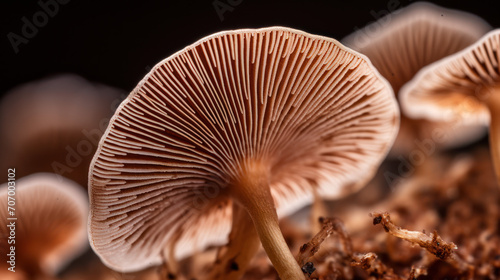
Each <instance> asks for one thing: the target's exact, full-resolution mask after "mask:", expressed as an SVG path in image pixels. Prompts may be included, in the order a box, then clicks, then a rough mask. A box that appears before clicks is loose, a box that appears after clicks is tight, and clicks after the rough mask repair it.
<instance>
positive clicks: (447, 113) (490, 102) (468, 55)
mask: <svg viewBox="0 0 500 280" xmlns="http://www.w3.org/2000/svg"><path fill="white" fill-rule="evenodd" d="M499 64H500V29H496V30H493V31H491V32H489V33H488V34H486V35H485V36H483V37H482V38H481V39H480V40H479V41H478V42H476V43H475V44H473V45H471V46H469V47H468V48H466V49H464V50H462V51H461V52H459V53H456V54H454V55H451V56H449V57H446V58H444V59H442V60H439V61H437V62H435V63H433V64H431V65H428V66H427V67H425V68H423V69H422V70H421V71H420V72H419V73H418V74H417V75H416V76H415V78H414V79H413V80H412V81H411V82H410V83H408V84H407V85H406V86H404V87H403V88H402V89H401V105H402V109H403V110H405V112H406V113H407V114H408V115H409V116H412V117H417V118H427V119H430V120H433V121H442V120H444V121H453V122H457V123H459V124H461V123H463V124H474V125H477V124H483V125H487V124H488V122H490V148H491V154H492V157H493V163H494V168H495V173H496V175H497V180H498V183H499V185H500V69H499V68H500V65H499Z"/></svg>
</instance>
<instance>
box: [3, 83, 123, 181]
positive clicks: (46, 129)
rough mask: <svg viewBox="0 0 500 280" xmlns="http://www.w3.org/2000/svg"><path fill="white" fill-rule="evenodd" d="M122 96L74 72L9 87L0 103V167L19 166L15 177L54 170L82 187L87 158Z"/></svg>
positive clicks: (95, 146)
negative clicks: (0, 155) (0, 156)
mask: <svg viewBox="0 0 500 280" xmlns="http://www.w3.org/2000/svg"><path fill="white" fill-rule="evenodd" d="M121 94H122V92H121V91H120V90H118V89H115V88H111V87H108V86H104V85H99V84H93V83H90V82H88V81H86V80H85V79H83V78H81V77H79V76H76V75H72V74H65V75H59V76H54V77H51V78H47V79H44V80H40V81H36V82H31V83H28V84H25V85H22V86H19V87H16V88H14V89H12V90H10V91H9V92H8V93H7V95H6V96H5V97H4V98H3V99H2V101H1V103H0V135H2V137H0V154H2V158H1V160H0V167H1V169H2V170H6V169H7V168H8V167H9V168H11V167H17V169H16V170H17V172H18V173H17V176H18V177H23V176H26V175H29V174H32V173H36V172H53V173H57V174H59V175H62V176H64V177H67V178H70V179H72V180H75V181H76V182H78V183H79V184H81V185H82V186H86V185H87V181H88V166H89V164H90V160H91V159H92V155H93V153H94V152H95V150H96V148H97V145H98V142H99V139H100V137H101V135H102V134H103V133H104V130H105V129H106V126H107V123H108V121H109V118H110V117H111V115H112V114H113V112H114V109H115V108H116V107H117V106H118V105H119V103H120V101H121V100H122V99H123V98H120V95H121ZM2 180H3V179H2Z"/></svg>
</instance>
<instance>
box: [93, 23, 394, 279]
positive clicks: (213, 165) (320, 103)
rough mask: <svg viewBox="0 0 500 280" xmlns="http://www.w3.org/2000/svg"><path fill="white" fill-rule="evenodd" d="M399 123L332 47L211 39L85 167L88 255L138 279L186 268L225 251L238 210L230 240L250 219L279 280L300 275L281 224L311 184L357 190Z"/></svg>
mask: <svg viewBox="0 0 500 280" xmlns="http://www.w3.org/2000/svg"><path fill="white" fill-rule="evenodd" d="M397 126H398V109H397V104H396V102H395V99H394V96H393V93H392V91H391V89H390V86H389V84H388V83H387V82H386V81H385V80H384V79H383V78H382V77H381V76H380V75H379V74H378V73H377V71H376V70H375V69H374V68H373V66H372V65H371V64H370V62H369V61H368V60H367V59H366V58H365V57H364V56H363V55H360V54H358V53H356V52H354V51H351V50H349V49H347V48H345V47H343V46H342V45H341V44H339V43H338V42H337V41H335V40H332V39H328V38H325V37H320V36H313V35H309V34H307V33H304V32H301V31H297V30H293V29H289V28H283V27H272V28H264V29H257V30H250V29H246V30H236V31H228V32H221V33H217V34H214V35H211V36H209V37H206V38H204V39H201V40H200V41H198V42H197V43H195V44H193V45H191V46H189V47H187V48H185V49H183V50H181V51H179V52H177V53H176V54H174V55H172V56H171V57H169V58H167V59H165V60H163V61H162V62H160V63H159V64H157V65H156V66H155V67H154V68H153V70H152V71H151V72H150V73H149V74H148V75H147V76H146V77H145V78H144V79H143V80H142V81H141V82H140V83H139V85H138V86H137V87H136V88H135V89H134V91H133V92H132V93H131V94H130V95H129V97H128V98H127V99H126V100H125V101H124V102H123V103H122V104H121V105H120V107H119V109H118V110H117V112H116V113H115V115H114V116H113V118H112V120H111V122H110V125H109V127H108V129H107V130H106V133H105V135H104V136H103V139H102V140H101V143H100V145H99V148H98V151H97V152H96V155H95V157H94V159H93V161H92V164H91V169H90V178H89V188H90V190H89V193H90V203H91V209H90V228H89V234H90V237H91V246H92V247H93V248H94V250H95V251H96V252H97V254H98V255H99V256H100V257H101V259H102V261H103V262H104V263H105V264H107V265H108V266H110V267H111V268H113V269H116V270H119V271H132V270H138V269H141V268H144V267H146V266H150V265H153V264H159V263H161V262H162V260H163V257H162V253H161V252H162V251H164V250H165V248H168V247H171V248H173V251H174V255H175V256H176V257H178V258H182V257H184V256H187V255H189V254H191V253H193V252H195V251H197V250H200V249H203V248H205V247H206V246H207V245H210V244H219V245H220V244H224V243H225V242H227V239H226V237H227V235H228V233H229V230H230V221H231V218H230V217H231V213H233V214H234V213H236V212H238V213H240V214H239V215H241V216H240V217H239V218H235V217H233V220H237V221H239V222H238V223H237V224H233V232H234V231H236V230H237V229H238V228H239V227H242V226H244V225H247V224H248V223H252V221H253V224H254V225H255V228H256V232H257V233H258V236H259V237H260V240H261V241H262V243H263V246H264V248H265V250H266V252H267V253H268V255H269V257H270V259H271V260H272V262H273V264H274V266H275V268H276V269H277V271H278V272H279V274H280V277H281V278H282V279H303V277H304V276H303V274H302V272H301V271H300V268H299V267H298V265H297V263H296V262H295V260H294V258H293V256H292V255H291V253H290V251H289V250H288V248H287V246H286V243H285V242H284V240H283V237H282V235H281V232H280V230H279V227H278V219H277V217H278V215H279V216H283V215H286V214H288V213H290V212H291V211H294V210H295V209H297V208H298V207H300V206H303V205H305V204H307V203H309V202H310V201H311V200H312V189H314V188H316V189H317V190H318V193H319V194H320V195H323V196H324V197H329V198H335V197H340V196H342V195H344V194H347V193H350V192H352V191H355V190H356V189H357V188H359V187H360V186H361V185H362V184H363V182H364V181H366V180H367V179H368V178H369V177H370V176H371V175H372V174H373V173H374V171H375V170H376V167H377V166H378V164H379V163H380V161H381V160H382V159H383V157H384V156H385V154H386V152H387V150H388V149H389V147H390V145H391V144H392V142H393V139H394V137H395V134H396V131H397ZM231 202H232V203H231ZM231 205H232V206H233V207H236V208H242V209H244V210H245V211H235V210H231ZM276 211H277V213H278V215H276ZM248 238H253V237H252V236H248ZM230 246H239V248H240V249H241V250H253V248H248V247H251V246H244V244H234V243H231V244H230ZM245 247H246V248H245ZM227 251H228V252H231V251H234V250H233V249H231V248H229V249H228V250H227ZM237 265H238V268H239V267H243V266H244V265H245V264H244V263H238V264H237ZM232 267H234V266H232ZM226 279H228V278H226Z"/></svg>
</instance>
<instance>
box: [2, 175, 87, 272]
mask: <svg viewBox="0 0 500 280" xmlns="http://www.w3.org/2000/svg"><path fill="white" fill-rule="evenodd" d="M16 171H17V169H16ZM9 178H13V177H9ZM87 215H88V202H87V195H86V193H85V191H84V190H83V188H82V187H81V186H79V185H78V184H76V183H74V182H73V181H70V180H68V179H61V177H58V176H57V175H56V174H51V173H36V174H33V175H30V176H27V177H23V178H20V179H18V180H15V181H9V182H8V183H5V184H3V185H2V186H0V218H1V219H2V221H4V222H6V223H7V224H8V225H9V227H7V226H2V227H0V236H2V237H5V240H3V241H2V246H0V254H1V255H2V259H4V258H5V256H7V258H8V259H7V262H5V261H2V263H1V264H0V266H1V269H0V278H1V279H6V277H8V276H9V275H13V274H20V275H24V276H25V278H24V279H34V277H49V278H50V277H52V276H54V275H55V274H56V273H57V272H58V271H60V270H61V269H62V268H64V267H65V266H66V265H67V264H68V263H69V262H70V261H71V260H73V259H74V258H76V257H78V256H79V255H80V254H82V253H83V252H84V251H85V250H86V249H87V248H88V237H87V230H86V228H87V217H88V216H87ZM2 239H3V238H2ZM7 239H8V240H9V242H8V244H7V242H4V241H6V240H7ZM10 261H12V263H9V262H10ZM5 266H7V267H5ZM11 266H13V270H15V273H12V272H11V271H9V270H8V268H9V267H11ZM4 273H5V274H4Z"/></svg>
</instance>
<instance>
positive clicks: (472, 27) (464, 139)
mask: <svg viewBox="0 0 500 280" xmlns="http://www.w3.org/2000/svg"><path fill="white" fill-rule="evenodd" d="M489 30H491V27H490V26H489V25H488V24H487V23H486V22H485V21H483V20H482V19H480V18H479V17H477V16H475V15H472V14H469V13H465V12H461V11H457V10H450V9H446V8H443V7H439V6H437V5H434V4H430V3H425V2H417V3H415V4H411V5H409V6H408V7H406V8H403V9H401V10H397V11H395V12H393V13H391V14H389V15H387V16H385V17H383V18H381V19H379V20H378V21H376V22H374V23H372V24H370V25H368V26H366V27H364V28H363V29H360V30H358V31H356V32H355V33H353V34H351V35H349V36H347V37H346V38H344V39H343V40H342V42H343V43H344V44H346V46H348V47H350V48H353V49H354V50H356V51H359V52H361V53H363V54H364V55H366V56H368V58H370V60H371V62H372V63H373V65H374V66H375V67H376V68H377V70H378V71H379V72H380V74H382V76H384V78H386V79H387V80H388V81H389V83H390V84H391V86H392V88H393V89H394V93H396V98H398V99H399V94H400V89H401V87H402V86H403V85H404V84H405V83H407V82H408V81H410V80H411V79H412V78H413V76H414V75H415V74H416V73H417V72H418V71H419V70H420V69H421V68H422V67H424V66H426V65H428V64H430V63H432V62H434V61H437V60H439V59H441V58H443V57H446V56H448V55H451V54H453V53H455V52H457V51H460V50H462V49H464V48H466V47H467V46H469V45H471V44H473V43H474V42H476V41H477V40H478V39H479V38H480V37H481V36H483V35H484V34H485V33H486V32H488V31H489ZM485 132H486V130H485V129H484V127H482V126H478V125H475V124H467V125H466V124H463V125H461V126H457V125H454V124H452V123H449V122H445V121H440V122H431V121H428V120H425V119H412V118H409V117H408V116H407V115H405V114H404V112H403V114H402V115H401V127H400V130H399V134H398V137H397V138H396V142H395V144H394V146H393V148H392V150H391V155H392V156H395V155H399V154H408V153H409V152H411V151H412V150H413V149H418V148H419V144H418V143H422V141H425V140H426V139H427V140H432V141H433V142H434V144H435V145H436V146H437V147H439V148H452V147H458V146H460V145H464V144H467V143H470V142H472V141H474V140H477V139H479V138H480V137H482V136H483V135H484V134H485ZM438 133H439V134H440V135H446V136H447V137H439V138H438V137H436V136H435V134H438Z"/></svg>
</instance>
